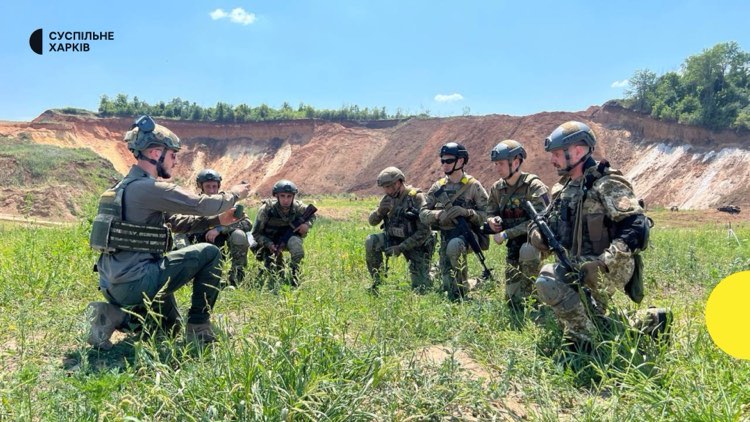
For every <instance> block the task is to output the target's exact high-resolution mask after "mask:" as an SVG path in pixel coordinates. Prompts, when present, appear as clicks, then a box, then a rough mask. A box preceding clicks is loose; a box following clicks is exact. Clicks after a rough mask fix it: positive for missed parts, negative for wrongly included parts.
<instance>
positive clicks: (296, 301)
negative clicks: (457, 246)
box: [0, 198, 750, 421]
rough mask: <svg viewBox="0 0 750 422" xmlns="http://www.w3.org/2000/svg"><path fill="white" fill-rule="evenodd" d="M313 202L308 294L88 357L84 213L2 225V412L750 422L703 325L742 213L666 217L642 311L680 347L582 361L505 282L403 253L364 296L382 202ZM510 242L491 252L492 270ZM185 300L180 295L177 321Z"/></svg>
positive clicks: (499, 269) (259, 298)
mask: <svg viewBox="0 0 750 422" xmlns="http://www.w3.org/2000/svg"><path fill="white" fill-rule="evenodd" d="M316 204H317V206H318V207H319V208H320V209H321V213H322V218H320V219H319V223H318V224H317V225H316V227H314V229H313V231H312V232H311V234H310V236H309V237H308V238H307V240H306V241H305V244H306V249H307V257H306V261H305V265H304V270H303V276H302V277H303V285H302V287H300V288H299V289H297V290H289V289H288V288H284V289H281V290H280V291H278V292H273V291H269V290H268V289H258V288H254V287H251V286H243V287H241V288H239V289H233V288H227V289H225V290H224V291H223V292H222V294H221V295H220V298H219V301H218V303H217V306H216V309H215V314H216V318H215V320H216V321H219V322H220V325H221V326H222V327H223V328H224V329H225V330H226V331H227V332H229V333H231V338H223V339H222V341H220V342H219V343H217V344H214V345H211V346H209V347H207V348H205V349H198V348H196V347H194V346H193V345H192V344H189V343H186V342H184V341H183V339H182V337H181V336H179V337H177V338H176V339H172V340H157V339H150V340H141V339H139V338H138V337H136V336H134V335H128V336H126V335H123V334H119V333H118V334H117V337H116V338H117V340H118V342H117V344H116V345H115V347H114V348H113V349H112V350H111V351H106V352H105V351H98V350H92V349H91V348H90V347H88V345H86V343H85V341H84V340H85V333H86V330H87V323H86V321H85V317H84V308H85V306H86V304H87V303H88V302H89V301H92V300H102V299H101V296H100V295H99V293H98V292H97V289H96V285H97V279H96V276H95V274H94V273H92V271H91V268H92V265H93V263H94V262H95V259H96V256H95V254H94V253H93V252H92V251H91V250H90V249H89V248H88V230H89V223H88V222H81V223H78V224H74V225H71V226H67V227H29V226H25V225H19V224H3V225H0V235H1V236H2V239H3V242H2V243H0V280H2V282H3V288H2V289H0V326H1V327H2V328H3V329H2V330H0V420H6V419H7V420H112V419H114V420H124V419H127V420H347V421H349V420H443V419H448V420H450V419H452V418H455V419H456V420H491V419H497V420H518V419H529V420H549V421H553V420H559V419H564V420H591V421H601V420H617V421H619V420H639V421H643V420H675V421H685V420H692V421H709V420H710V421H714V420H738V419H743V418H750V408H748V407H746V406H747V405H746V404H747V403H750V390H748V388H747V385H748V384H750V366H748V364H747V362H742V361H738V360H735V359H733V358H732V357H730V356H728V355H726V354H724V353H723V352H721V351H720V350H719V349H717V348H716V347H715V346H714V344H713V343H712V341H711V339H710V337H709V335H708V333H707V331H706V329H705V325H704V320H703V308H704V304H705V301H706V299H707V297H708V295H709V293H710V291H711V289H712V287H713V286H715V285H716V284H717V283H718V282H719V281H720V280H721V279H722V278H724V277H726V276H727V275H729V274H732V273H734V272H738V271H742V270H748V269H750V242H749V241H748V239H750V227H748V225H747V224H744V225H743V224H738V225H735V226H734V227H733V228H734V233H735V234H736V235H737V237H738V239H739V241H740V244H739V245H738V243H737V241H735V239H734V238H732V237H729V236H728V231H727V229H726V228H725V226H723V225H722V224H719V223H714V224H709V225H705V226H702V227H687V228H685V227H680V228H673V227H668V226H669V224H665V223H666V222H668V219H669V218H670V214H669V213H668V212H658V213H655V216H656V220H657V227H656V228H655V229H654V231H653V232H652V247H651V248H650V249H649V250H648V251H647V255H646V287H647V296H646V299H645V300H644V305H647V304H650V305H658V306H666V307H670V308H672V309H673V310H674V312H675V322H674V331H673V341H672V343H671V344H669V345H662V346H661V347H660V346H659V345H656V344H653V343H652V342H651V341H650V339H644V338H641V339H639V338H637V337H636V336H633V335H631V334H630V333H626V332H622V333H620V335H618V336H616V337H612V338H610V339H609V340H608V341H606V342H604V343H603V344H602V346H601V347H600V348H599V349H597V350H596V352H595V353H593V354H591V355H579V354H575V353H571V352H567V351H564V349H563V347H561V340H560V334H561V333H560V331H559V330H558V329H557V328H556V324H555V323H554V320H553V318H552V316H551V313H549V312H546V311H544V310H542V311H541V312H535V313H534V314H533V315H527V317H526V318H524V319H521V320H518V319H514V318H512V317H511V315H510V314H509V312H508V310H507V309H506V307H505V306H504V304H503V302H502V295H503V288H502V287H501V286H500V285H497V286H494V285H486V286H484V287H483V288H481V289H478V290H476V291H474V292H472V293H471V297H472V300H470V301H467V302H465V303H462V304H456V303H451V302H449V301H447V300H446V299H445V298H444V297H442V296H441V295H440V294H439V293H438V292H437V291H435V292H433V293H429V294H426V295H417V294H414V293H412V292H411V289H410V288H409V281H408V275H407V273H406V264H405V262H404V261H403V259H396V260H392V261H391V262H392V264H391V273H390V275H389V277H388V279H387V281H386V284H385V285H384V286H383V288H382V289H381V295H380V297H377V298H375V297H371V296H369V295H368V294H366V292H365V288H366V287H367V286H368V285H369V276H368V274H367V271H366V269H365V263H364V246H363V240H364V238H365V236H366V235H367V234H369V233H372V232H374V231H375V230H376V228H372V227H369V226H367V224H366V222H365V219H364V216H365V215H366V213H367V211H368V210H369V209H371V208H372V207H374V204H375V201H374V200H372V199H370V200H364V201H350V200H348V199H347V198H338V199H333V198H323V199H316ZM504 249H505V248H504V247H497V246H494V245H493V246H492V249H491V250H490V251H489V252H488V253H487V256H488V261H489V263H490V266H491V267H492V268H494V273H495V275H496V277H497V278H498V279H501V278H502V274H503V266H504ZM470 264H471V266H470V268H471V273H472V275H473V276H478V275H479V274H480V270H479V266H478V263H477V262H476V259H475V258H474V257H470ZM251 266H252V268H251V269H249V273H250V274H255V272H256V268H257V264H256V263H255V262H252V263H251ZM616 297H617V301H616V303H617V305H618V306H619V308H621V309H622V310H632V309H635V307H634V305H633V304H631V303H629V302H628V301H627V299H626V298H625V296H624V295H622V294H618V295H617V296H616ZM188 298H189V289H183V290H182V291H180V292H179V294H178V300H179V301H180V304H181V306H182V307H183V314H184V313H185V308H184V307H185V306H186V305H187V304H188ZM532 317H534V319H535V320H532Z"/></svg>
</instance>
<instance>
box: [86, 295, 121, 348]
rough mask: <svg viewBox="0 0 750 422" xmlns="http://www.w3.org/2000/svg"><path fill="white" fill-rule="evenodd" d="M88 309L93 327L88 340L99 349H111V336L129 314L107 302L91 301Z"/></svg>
mask: <svg viewBox="0 0 750 422" xmlns="http://www.w3.org/2000/svg"><path fill="white" fill-rule="evenodd" d="M88 309H89V312H90V316H89V322H90V323H91V328H90V329H89V336H88V339H86V342H87V343H88V344H90V345H92V346H94V347H96V348H98V349H102V350H109V349H111V348H112V342H111V341H110V340H109V338H110V337H112V333H114V332H115V330H116V329H117V328H118V327H119V326H121V325H122V324H123V322H125V318H126V317H127V314H126V313H125V312H123V311H122V309H120V308H118V307H117V306H115V305H112V304H111V303H107V302H91V303H89V305H88Z"/></svg>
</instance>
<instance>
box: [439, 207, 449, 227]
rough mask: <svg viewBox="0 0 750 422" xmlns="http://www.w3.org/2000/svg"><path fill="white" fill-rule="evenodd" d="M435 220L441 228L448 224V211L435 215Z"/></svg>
mask: <svg viewBox="0 0 750 422" xmlns="http://www.w3.org/2000/svg"><path fill="white" fill-rule="evenodd" d="M437 220H438V223H439V224H440V225H441V226H444V225H446V224H448V222H449V221H450V220H451V219H450V217H448V210H442V211H439V212H438V214H437Z"/></svg>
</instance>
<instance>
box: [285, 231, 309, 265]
mask: <svg viewBox="0 0 750 422" xmlns="http://www.w3.org/2000/svg"><path fill="white" fill-rule="evenodd" d="M286 248H287V249H289V253H290V254H291V255H292V259H295V260H299V259H302V258H304V257H305V249H304V248H303V247H302V238H301V237H299V236H292V237H290V238H289V241H287V242H286Z"/></svg>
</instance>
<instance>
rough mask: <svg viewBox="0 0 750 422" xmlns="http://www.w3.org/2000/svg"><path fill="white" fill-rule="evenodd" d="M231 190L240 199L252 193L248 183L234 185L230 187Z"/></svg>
mask: <svg viewBox="0 0 750 422" xmlns="http://www.w3.org/2000/svg"><path fill="white" fill-rule="evenodd" d="M229 192H232V193H233V194H235V195H237V196H238V198H239V199H245V198H247V195H249V194H250V185H248V184H247V183H244V182H243V183H240V184H239V185H234V186H232V187H231V188H229Z"/></svg>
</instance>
